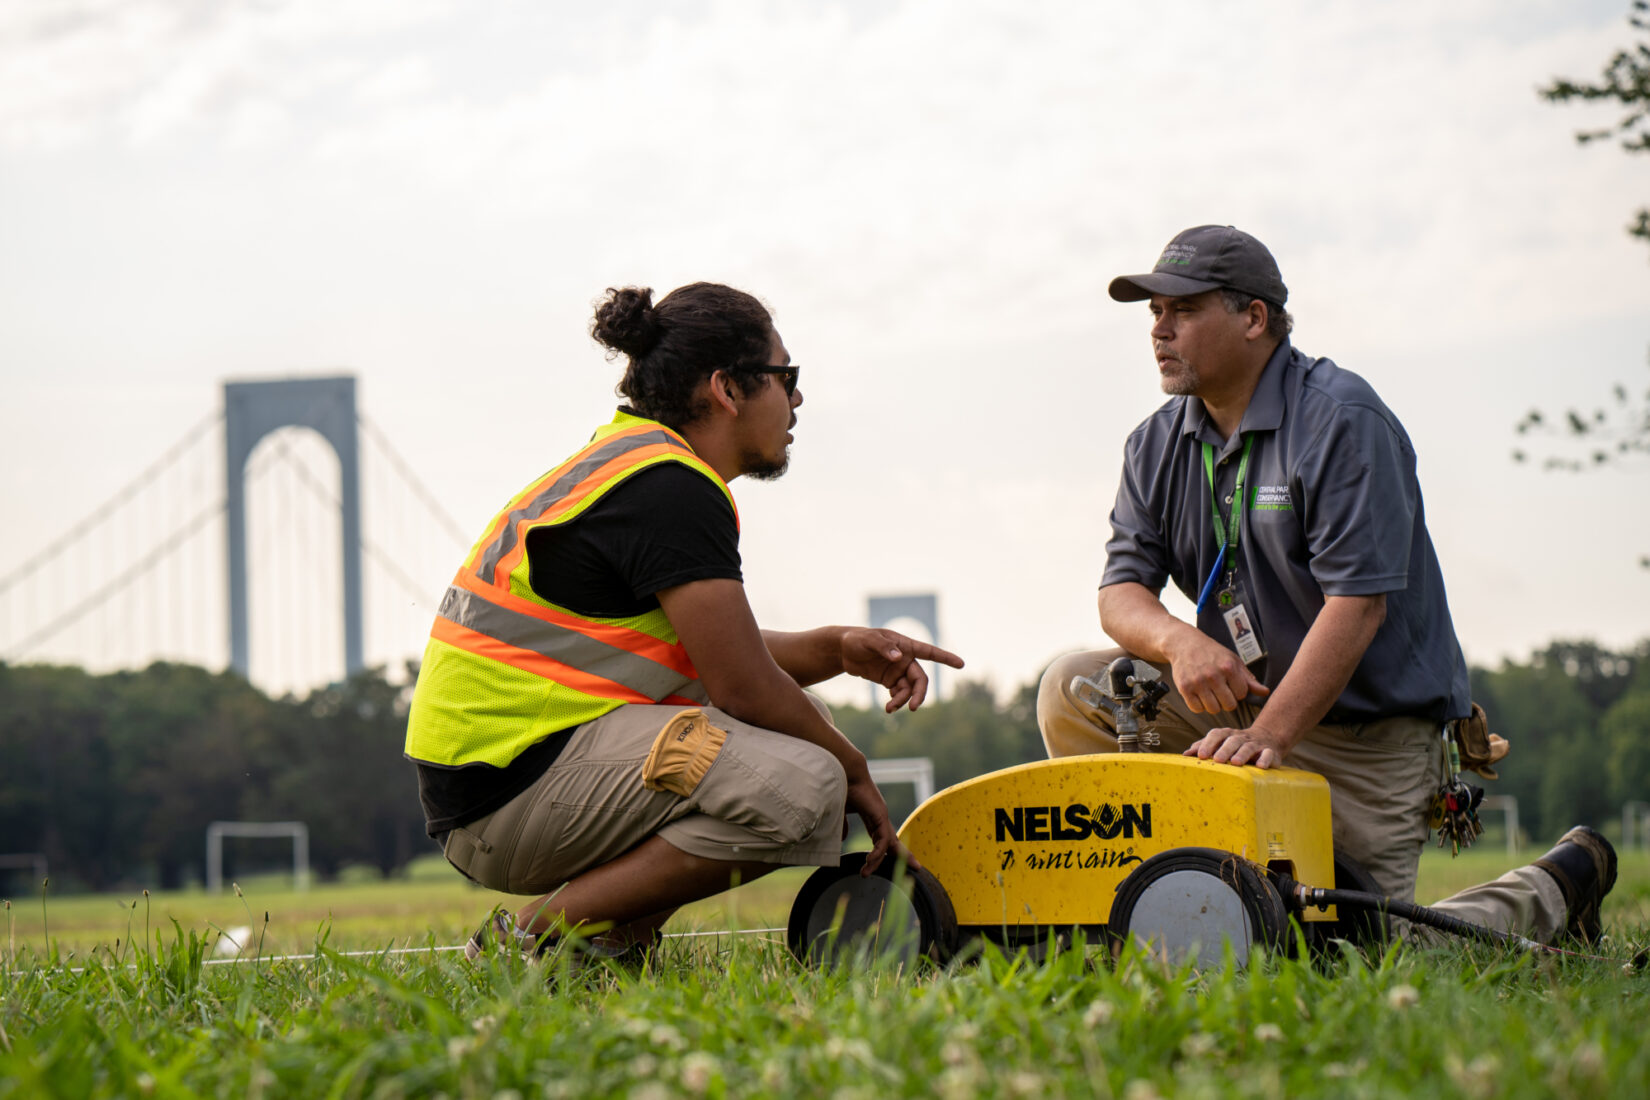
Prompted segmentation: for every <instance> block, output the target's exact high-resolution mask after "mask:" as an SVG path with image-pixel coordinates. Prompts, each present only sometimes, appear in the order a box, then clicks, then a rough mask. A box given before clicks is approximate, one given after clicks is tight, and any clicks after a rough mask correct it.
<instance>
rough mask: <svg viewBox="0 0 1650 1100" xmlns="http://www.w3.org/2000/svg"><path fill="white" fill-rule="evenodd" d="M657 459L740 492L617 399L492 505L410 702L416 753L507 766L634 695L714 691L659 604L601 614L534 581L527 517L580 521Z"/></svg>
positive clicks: (661, 699) (440, 762) (699, 698)
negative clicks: (500, 504)
mask: <svg viewBox="0 0 1650 1100" xmlns="http://www.w3.org/2000/svg"><path fill="white" fill-rule="evenodd" d="M661 462H676V463H680V464H681V465H683V466H687V467H690V468H691V469H694V470H697V471H698V472H700V473H701V474H704V475H705V476H706V477H708V478H710V479H711V481H712V482H714V483H715V484H716V486H717V487H718V488H720V489H721V490H722V492H723V493H724V494H725V495H726V496H727V498H728V504H729V505H733V494H732V493H730V492H728V487H727V483H726V482H724V481H723V480H722V479H721V477H719V476H718V475H717V473H716V471H715V470H712V469H711V468H710V467H709V466H708V465H706V464H705V462H704V460H703V459H701V458H700V457H699V456H698V455H696V454H694V453H693V448H692V447H690V446H688V444H687V441H686V440H684V439H683V438H682V437H681V436H679V435H677V434H676V433H675V432H673V431H671V430H670V429H669V428H667V427H665V426H664V425H663V424H660V423H659V422H657V421H654V420H644V419H643V418H641V417H639V416H633V415H631V414H629V413H626V412H622V411H621V412H620V413H619V414H618V415H616V416H615V417H614V418H613V422H612V423H611V424H606V425H604V426H602V427H600V428H598V429H596V434H595V435H594V436H592V437H591V440H590V442H589V443H588V444H587V445H586V446H585V447H584V448H583V449H582V450H580V451H579V452H578V453H577V454H575V455H573V457H571V458H569V459H568V460H567V461H566V462H563V463H562V464H561V465H560V466H557V467H556V468H555V469H553V470H551V471H550V472H549V473H547V474H545V475H544V476H543V477H541V478H539V479H538V480H537V481H535V482H533V483H532V484H531V485H529V486H527V488H525V489H523V490H522V491H521V492H520V493H518V494H516V496H515V498H514V499H512V500H511V501H510V503H509V504H507V505H505V507H504V509H503V510H502V511H500V512H499V514H498V515H497V516H495V517H493V521H492V522H491V523H489V524H488V525H487V531H486V533H485V534H484V535H483V536H482V537H481V541H479V542H477V543H476V544H475V546H473V547H472V548H471V549H470V553H469V556H468V557H466V558H465V560H464V564H463V566H461V567H460V568H459V571H458V575H457V576H456V577H454V578H453V583H452V584H451V586H449V587H448V589H447V594H446V596H445V597H443V599H442V601H441V608H440V610H439V611H438V612H437V615H436V620H435V625H434V626H433V627H432V628H431V629H430V640H429V642H428V644H427V645H426V646H425V649H424V664H423V666H422V667H421V668H420V670H419V673H418V685H417V686H416V687H415V688H414V689H413V699H412V709H411V712H410V713H409V714H408V716H407V744H406V754H407V756H408V757H409V758H410V759H412V760H415V761H418V762H419V763H422V764H434V765H436V766H439V767H448V768H458V767H463V766H465V765H467V764H491V765H493V766H494V767H503V766H505V765H506V764H508V763H510V761H512V760H514V759H515V758H516V757H517V756H519V755H520V754H521V753H522V752H523V751H524V750H525V749H527V748H528V747H529V746H532V745H535V744H537V743H538V742H540V741H542V740H544V738H546V737H548V736H550V735H551V734H552V733H555V732H557V731H559V730H564V729H568V728H570V727H572V726H577V725H580V724H582V723H584V722H590V721H593V720H595V719H597V718H600V717H601V716H602V715H604V714H606V713H607V712H608V711H611V710H613V709H615V708H617V707H620V706H622V705H624V704H625V703H671V704H681V705H683V706H692V705H694V704H696V703H704V702H705V701H706V696H705V694H704V689H703V687H702V685H700V683H699V674H698V672H697V671H696V670H695V669H694V667H693V662H692V661H691V660H689V659H688V655H687V651H686V650H685V649H683V648H682V644H681V642H680V640H679V639H678V638H677V636H676V631H675V630H674V629H673V628H672V627H671V625H670V620H669V619H667V618H665V613H664V610H663V609H662V608H654V609H653V610H651V611H648V612H645V613H643V614H641V615H633V616H628V617H625V618H617V619H605V618H594V617H591V616H588V615H580V614H578V613H577V612H574V611H570V610H568V609H567V608H565V607H558V606H556V605H555V604H553V603H550V602H549V601H548V600H545V599H543V598H542V597H540V596H539V595H538V594H537V593H535V592H534V591H533V587H532V585H531V584H529V583H528V562H527V535H528V533H529V532H530V531H532V530H533V529H534V528H537V527H554V526H558V525H560V524H564V523H570V522H572V521H573V520H575V519H577V518H578V517H579V516H581V515H583V514H584V512H585V510H586V509H587V508H589V507H590V506H591V505H592V504H594V503H596V501H598V500H600V499H601V498H602V497H603V496H604V495H605V494H607V493H609V492H611V491H612V490H613V489H614V488H615V487H616V486H618V485H619V484H621V483H622V482H623V481H624V480H625V478H627V477H631V476H633V475H635V474H637V473H640V472H641V471H643V470H646V469H649V468H651V467H653V466H657V465H658V464H659V463H661ZM738 520H739V510H738V508H737V507H735V508H734V522H735V523H736V524H737V523H738Z"/></svg>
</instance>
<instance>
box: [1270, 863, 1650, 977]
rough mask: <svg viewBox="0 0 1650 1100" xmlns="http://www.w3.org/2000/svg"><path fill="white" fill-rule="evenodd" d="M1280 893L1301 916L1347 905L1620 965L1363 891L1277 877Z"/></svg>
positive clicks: (1648, 955) (1636, 960)
mask: <svg viewBox="0 0 1650 1100" xmlns="http://www.w3.org/2000/svg"><path fill="white" fill-rule="evenodd" d="M1276 877H1277V879H1278V892H1279V893H1280V894H1282V895H1283V897H1284V900H1285V903H1286V904H1287V905H1289V907H1290V908H1292V909H1294V910H1295V911H1297V912H1299V911H1301V910H1304V909H1305V908H1306V907H1307V906H1311V907H1313V908H1315V909H1323V908H1326V907H1328V906H1331V905H1345V906H1347V907H1349V908H1352V909H1362V910H1365V911H1368V912H1375V913H1386V914H1389V915H1391V916H1394V917H1400V918H1402V919H1404V920H1407V921H1410V922H1412V923H1414V924H1422V925H1425V926H1427V927H1428V928H1436V929H1437V930H1438V931H1440V932H1447V933H1449V934H1450V935H1452V936H1460V937H1462V938H1463V939H1470V940H1478V941H1479V942H1481V943H1493V944H1500V945H1504V946H1508V947H1516V948H1518V949H1519V950H1521V951H1536V952H1540V953H1542V954H1547V955H1565V956H1568V957H1570V958H1578V959H1591V960H1593V961H1595V962H1611V963H1614V962H1620V961H1621V960H1620V959H1612V958H1608V957H1606V956H1604V955H1590V954H1587V953H1585V952H1581V951H1568V950H1565V949H1564V948H1562V947H1554V946H1552V945H1551V944H1546V943H1538V942H1537V941H1535V940H1532V939H1529V938H1528V937H1525V936H1519V935H1516V934H1514V933H1512V932H1502V931H1500V930H1499V929H1495V928H1489V927H1486V926H1485V925H1482V924H1474V923H1472V922H1471V921H1465V920H1462V919H1461V918H1459V917H1452V916H1450V915H1449V914H1448V913H1443V912H1439V911H1438V910H1437V909H1431V908H1428V907H1427V906H1425V905H1417V904H1415V903H1414V902H1412V901H1399V900H1398V899H1397V898H1389V897H1383V896H1382V895H1380V894H1370V893H1365V892H1364V891H1362V890H1325V889H1324V888H1323V887H1321V886H1308V885H1306V884H1305V883H1302V882H1296V881H1295V880H1294V879H1292V878H1290V877H1288V876H1287V875H1277V876H1276ZM1647 962H1650V950H1646V951H1640V952H1638V953H1637V954H1636V955H1634V956H1633V957H1632V959H1631V960H1629V961H1628V962H1627V963H1626V964H1625V966H1624V969H1627V970H1632V971H1642V970H1643V969H1644V968H1645V964H1646V963H1647Z"/></svg>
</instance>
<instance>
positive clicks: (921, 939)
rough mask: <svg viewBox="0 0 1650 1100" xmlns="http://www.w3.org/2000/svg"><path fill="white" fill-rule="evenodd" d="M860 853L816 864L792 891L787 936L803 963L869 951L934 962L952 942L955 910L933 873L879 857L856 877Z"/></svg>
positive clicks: (943, 958)
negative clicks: (793, 898) (836, 861)
mask: <svg viewBox="0 0 1650 1100" xmlns="http://www.w3.org/2000/svg"><path fill="white" fill-rule="evenodd" d="M865 856H866V853H865V852H850V853H849V854H848V855H845V856H843V857H842V863H841V864H840V865H839V866H836V867H821V868H820V869H819V870H817V871H815V872H814V873H813V874H812V875H809V876H808V880H807V881H806V882H804V883H803V884H802V889H801V890H799V891H797V895H796V901H795V902H794V903H792V905H791V919H790V924H789V927H788V928H787V929H786V936H785V939H786V942H787V943H789V945H790V948H791V954H793V955H795V956H796V957H797V958H798V959H799V960H801V961H802V962H805V963H820V962H826V963H830V964H832V965H835V964H837V963H839V962H842V961H844V960H846V959H851V958H860V957H870V958H878V959H891V960H894V961H896V962H899V963H907V964H908V963H913V962H915V961H916V960H917V958H918V957H919V956H923V955H926V956H928V957H929V958H930V959H932V960H934V961H935V962H938V963H944V962H947V961H948V960H950V958H951V956H952V954H953V953H955V951H956V949H957V938H958V937H957V914H956V912H955V911H954V910H953V909H952V908H951V899H950V898H949V897H947V896H946V893H945V888H944V887H942V886H941V885H940V881H939V879H937V878H935V877H934V876H933V875H931V874H929V873H928V872H927V871H926V870H921V871H919V870H913V869H912V868H910V867H906V866H900V867H898V868H896V866H895V861H894V860H892V859H884V860H883V861H882V866H880V867H878V868H877V869H876V870H875V871H874V872H872V873H871V874H870V876H869V877H861V876H860V873H859V869H860V868H861V867H863V866H864V865H865Z"/></svg>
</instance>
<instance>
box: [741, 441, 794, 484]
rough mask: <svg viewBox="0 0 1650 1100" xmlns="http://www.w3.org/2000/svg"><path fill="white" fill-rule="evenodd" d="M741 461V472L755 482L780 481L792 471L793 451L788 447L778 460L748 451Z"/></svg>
mask: <svg viewBox="0 0 1650 1100" xmlns="http://www.w3.org/2000/svg"><path fill="white" fill-rule="evenodd" d="M740 459H741V461H740V470H741V471H742V472H743V473H744V475H745V476H746V477H748V478H751V479H752V480H754V481H778V480H779V479H780V478H782V477H784V476H785V471H786V470H788V469H790V465H791V449H790V448H789V447H786V448H785V449H784V450H783V451H781V452H780V453H779V457H778V458H777V459H776V458H770V457H769V456H767V455H765V454H762V453H761V452H759V451H747V452H745V453H744V454H743V455H741V456H740Z"/></svg>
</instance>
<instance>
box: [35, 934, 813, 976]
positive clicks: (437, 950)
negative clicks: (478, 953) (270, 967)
mask: <svg viewBox="0 0 1650 1100" xmlns="http://www.w3.org/2000/svg"><path fill="white" fill-rule="evenodd" d="M784 931H786V930H785V929H783V928H725V929H721V930H717V931H711V932H666V933H665V934H664V936H663V938H664V939H667V940H692V939H705V938H708V937H711V936H765V935H769V934H771V933H774V932H784ZM462 950H464V945H463V944H456V945H453V946H442V947H386V948H383V949H381V950H377V951H334V952H333V954H335V955H342V956H343V957H344V958H346V959H361V958H368V957H372V956H383V955H439V954H445V953H447V952H452V951H462ZM319 957H320V956H318V955H262V956H260V955H249V956H246V957H244V958H242V957H237V958H233V959H202V960H201V965H202V966H233V965H234V964H236V963H243V964H244V963H279V962H311V961H313V960H314V959H317V958H319ZM136 968H137V963H127V964H126V969H127V970H134V969H136ZM85 969H86V968H85V967H83V966H71V967H69V968H68V970H67V972H68V973H70V974H80V973H83V972H84V971H85ZM23 973H25V972H24V971H21V970H8V971H6V976H7V977H8V978H15V977H19V976H21V975H22V974H23Z"/></svg>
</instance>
